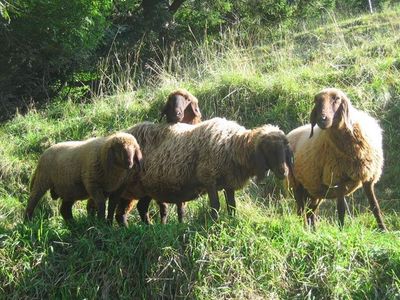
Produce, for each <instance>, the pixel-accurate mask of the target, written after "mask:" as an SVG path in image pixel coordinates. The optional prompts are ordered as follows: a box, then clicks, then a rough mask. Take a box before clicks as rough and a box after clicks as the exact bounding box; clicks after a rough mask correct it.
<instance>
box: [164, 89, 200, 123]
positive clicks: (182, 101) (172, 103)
mask: <svg viewBox="0 0 400 300" xmlns="http://www.w3.org/2000/svg"><path fill="white" fill-rule="evenodd" d="M163 116H165V117H166V119H167V123H170V124H175V123H186V124H197V123H200V122H201V112H200V108H199V101H198V100H197V98H196V97H195V96H193V95H192V94H191V93H189V92H188V91H187V90H185V89H177V90H176V91H173V92H172V93H171V94H169V96H168V99H167V102H166V103H165V105H164V108H163V109H162V111H161V118H162V117H163Z"/></svg>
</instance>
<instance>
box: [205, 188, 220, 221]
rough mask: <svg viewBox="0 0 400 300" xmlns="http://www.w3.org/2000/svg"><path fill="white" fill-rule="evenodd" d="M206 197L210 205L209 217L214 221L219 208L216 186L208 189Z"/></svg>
mask: <svg viewBox="0 0 400 300" xmlns="http://www.w3.org/2000/svg"><path fill="white" fill-rule="evenodd" d="M208 198H209V200H210V206H211V219H213V220H214V221H215V220H217V219H218V212H219V208H220V204H219V198H218V191H217V189H216V188H210V189H209V190H208Z"/></svg>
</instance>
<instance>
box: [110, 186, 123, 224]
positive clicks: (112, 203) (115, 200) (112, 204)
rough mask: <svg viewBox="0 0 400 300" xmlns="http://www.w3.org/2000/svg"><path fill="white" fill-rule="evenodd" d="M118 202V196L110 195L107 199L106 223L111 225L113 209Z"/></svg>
mask: <svg viewBox="0 0 400 300" xmlns="http://www.w3.org/2000/svg"><path fill="white" fill-rule="evenodd" d="M119 202H120V195H119V194H115V193H114V194H111V195H110V197H109V199H108V212H107V223H108V224H110V225H112V222H113V219H114V215H115V209H116V208H117V205H118V203H119Z"/></svg>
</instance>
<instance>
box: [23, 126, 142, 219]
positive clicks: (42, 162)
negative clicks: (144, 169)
mask: <svg viewBox="0 0 400 300" xmlns="http://www.w3.org/2000/svg"><path fill="white" fill-rule="evenodd" d="M135 162H136V163H137V165H138V166H139V167H138V168H135V169H132V168H133V167H134V165H135ZM141 164H142V153H141V150H140V147H139V145H138V143H137V141H136V139H135V138H134V137H133V136H132V135H130V134H127V133H116V134H113V135H111V136H108V137H101V138H92V139H89V140H86V141H70V142H63V143H58V144H56V145H54V146H51V147H50V148H48V149H47V150H46V151H44V153H43V154H42V155H41V157H40V159H39V162H38V165H37V167H36V170H35V172H34V174H33V177H32V180H31V185H30V196H29V201H28V206H27V208H26V210H25V218H26V219H31V218H32V215H33V211H34V209H35V207H36V205H37V203H38V201H39V200H40V198H42V196H43V195H44V193H45V192H46V191H47V190H50V192H51V196H52V198H53V199H57V198H61V199H62V203H61V208H60V213H61V215H62V217H63V218H64V219H65V220H66V221H68V220H71V219H72V218H73V217H72V206H73V204H74V202H75V201H76V200H83V199H87V198H88V197H90V198H91V199H93V201H94V203H95V205H96V207H97V211H98V217H99V218H101V219H103V218H104V216H105V202H106V199H107V197H108V196H110V197H111V196H113V193H117V192H118V191H119V190H120V189H121V188H122V187H123V185H124V184H125V181H126V179H127V176H128V174H129V173H137V172H138V171H139V169H140V165H141ZM131 178H132V177H131ZM131 180H132V179H131Z"/></svg>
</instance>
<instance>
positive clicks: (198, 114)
mask: <svg viewBox="0 0 400 300" xmlns="http://www.w3.org/2000/svg"><path fill="white" fill-rule="evenodd" d="M190 106H191V107H192V110H193V113H194V114H195V115H196V117H199V118H201V112H200V108H199V104H198V103H197V102H194V101H192V102H191V103H190Z"/></svg>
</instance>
